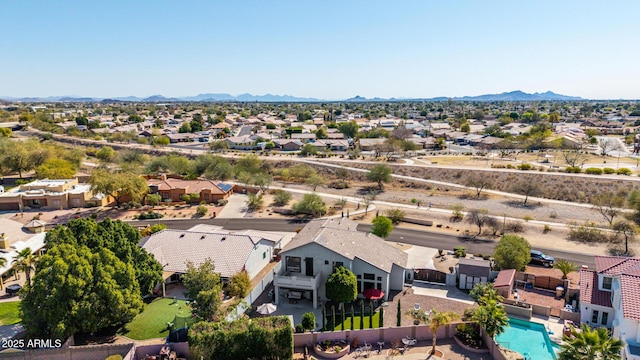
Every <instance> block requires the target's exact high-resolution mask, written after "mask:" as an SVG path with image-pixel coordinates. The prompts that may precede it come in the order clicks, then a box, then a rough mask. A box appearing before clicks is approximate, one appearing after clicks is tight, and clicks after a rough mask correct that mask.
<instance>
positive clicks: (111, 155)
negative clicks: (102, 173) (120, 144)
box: [96, 146, 116, 162]
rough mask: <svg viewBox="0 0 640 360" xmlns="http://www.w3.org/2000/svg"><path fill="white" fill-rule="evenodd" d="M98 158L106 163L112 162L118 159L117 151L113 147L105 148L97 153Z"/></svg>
mask: <svg viewBox="0 0 640 360" xmlns="http://www.w3.org/2000/svg"><path fill="white" fill-rule="evenodd" d="M96 157H97V158H98V159H100V160H101V161H104V162H111V161H113V159H115V157H116V151H115V150H113V148H112V147H111V146H103V147H102V148H101V149H100V150H98V151H97V152H96Z"/></svg>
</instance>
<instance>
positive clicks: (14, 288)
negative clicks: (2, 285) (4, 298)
mask: <svg viewBox="0 0 640 360" xmlns="http://www.w3.org/2000/svg"><path fill="white" fill-rule="evenodd" d="M20 289H22V285H19V284H13V285H9V286H7V290H6V291H7V295H16V294H17V293H18V291H20Z"/></svg>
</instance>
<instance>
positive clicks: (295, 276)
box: [273, 272, 320, 290]
mask: <svg viewBox="0 0 640 360" xmlns="http://www.w3.org/2000/svg"><path fill="white" fill-rule="evenodd" d="M299 274H300V273H284V274H282V275H276V276H275V277H274V280H273V284H274V285H275V286H277V287H281V288H289V289H300V290H316V289H317V288H318V285H319V284H320V272H317V273H316V274H315V275H314V276H303V275H299Z"/></svg>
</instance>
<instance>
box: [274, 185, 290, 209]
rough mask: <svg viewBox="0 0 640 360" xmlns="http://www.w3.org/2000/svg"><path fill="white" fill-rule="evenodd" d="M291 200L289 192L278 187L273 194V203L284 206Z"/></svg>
mask: <svg viewBox="0 0 640 360" xmlns="http://www.w3.org/2000/svg"><path fill="white" fill-rule="evenodd" d="M289 201H291V193H290V192H288V191H285V190H282V189H278V190H276V191H275V192H274V194H273V205H275V206H286V205H287V204H288V203H289Z"/></svg>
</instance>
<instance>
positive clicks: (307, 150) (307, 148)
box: [300, 144, 318, 156]
mask: <svg viewBox="0 0 640 360" xmlns="http://www.w3.org/2000/svg"><path fill="white" fill-rule="evenodd" d="M317 154H318V148H317V147H315V146H313V145H312V144H304V145H303V146H302V148H301V149H300V155H301V156H309V155H317Z"/></svg>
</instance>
